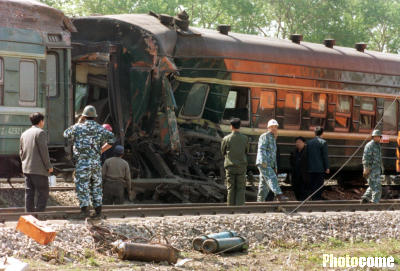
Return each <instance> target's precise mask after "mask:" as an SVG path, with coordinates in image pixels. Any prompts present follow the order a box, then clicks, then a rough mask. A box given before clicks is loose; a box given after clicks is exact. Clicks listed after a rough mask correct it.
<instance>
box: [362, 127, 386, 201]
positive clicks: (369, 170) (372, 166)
mask: <svg viewBox="0 0 400 271" xmlns="http://www.w3.org/2000/svg"><path fill="white" fill-rule="evenodd" d="M381 137H382V134H381V131H379V130H374V131H373V132H372V139H371V141H370V142H368V143H367V145H365V148H364V154H363V158H362V163H363V167H364V171H363V176H364V177H365V178H367V181H368V185H369V187H368V189H367V191H365V193H364V195H363V196H362V199H361V203H367V202H374V203H378V202H379V200H380V198H381V195H382V186H381V174H382V173H383V164H382V150H381V145H380V143H379V142H380V140H381Z"/></svg>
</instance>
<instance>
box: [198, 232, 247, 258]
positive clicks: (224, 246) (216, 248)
mask: <svg viewBox="0 0 400 271" xmlns="http://www.w3.org/2000/svg"><path fill="white" fill-rule="evenodd" d="M248 248H249V241H247V239H245V238H243V237H240V236H237V237H231V238H222V239H214V238H210V239H207V240H205V241H204V243H203V246H202V247H201V249H202V251H203V252H204V253H207V254H210V253H225V252H236V251H244V250H247V249H248Z"/></svg>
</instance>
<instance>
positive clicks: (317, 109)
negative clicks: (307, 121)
mask: <svg viewBox="0 0 400 271" xmlns="http://www.w3.org/2000/svg"><path fill="white" fill-rule="evenodd" d="M326 104H327V95H326V94H324V93H313V94H312V102H311V113H310V116H311V125H310V129H314V128H315V127H317V126H321V127H324V126H325V120H326V112H327V110H326V109H327V106H326Z"/></svg>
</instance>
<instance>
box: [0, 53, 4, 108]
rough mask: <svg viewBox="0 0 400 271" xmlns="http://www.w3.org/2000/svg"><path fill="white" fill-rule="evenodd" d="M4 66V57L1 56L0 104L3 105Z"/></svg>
mask: <svg viewBox="0 0 400 271" xmlns="http://www.w3.org/2000/svg"><path fill="white" fill-rule="evenodd" d="M3 86H4V68H3V59H2V58H0V105H3V95H4V92H3V90H4V87H3Z"/></svg>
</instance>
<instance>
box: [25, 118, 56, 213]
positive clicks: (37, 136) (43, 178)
mask: <svg viewBox="0 0 400 271" xmlns="http://www.w3.org/2000/svg"><path fill="white" fill-rule="evenodd" d="M30 120H31V123H32V127H31V128H29V129H28V130H26V131H25V132H23V133H22V135H21V138H20V148H19V156H20V157H21V161H22V172H23V173H24V175H25V185H26V188H25V209H26V211H27V212H43V211H44V210H45V209H46V204H47V199H48V198H49V181H48V176H49V173H52V172H53V167H52V165H51V163H50V158H49V150H48V147H47V134H46V132H45V131H44V130H43V127H44V116H43V114H41V113H33V114H31V115H30ZM36 192H37V202H36V204H35V193H36Z"/></svg>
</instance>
